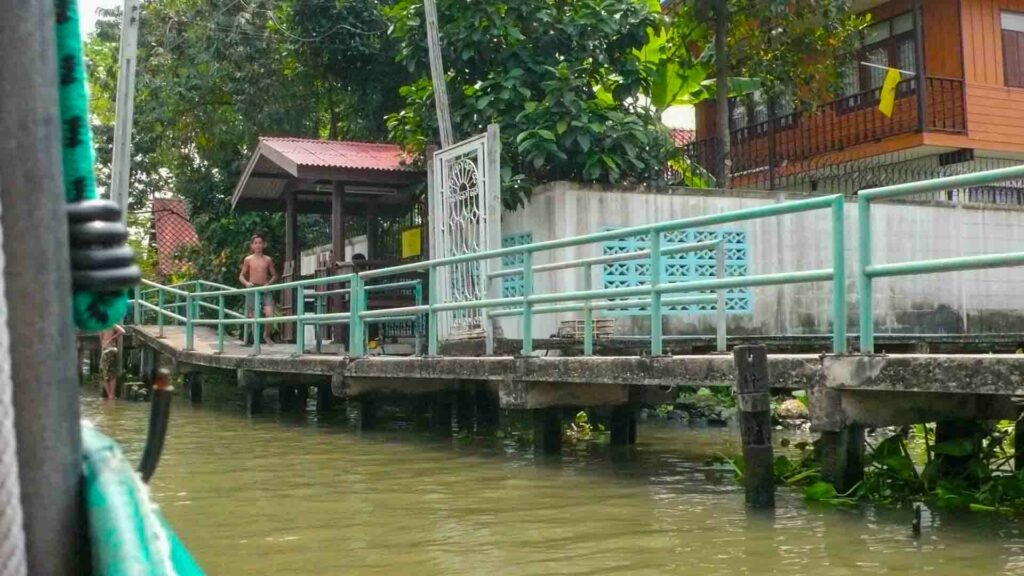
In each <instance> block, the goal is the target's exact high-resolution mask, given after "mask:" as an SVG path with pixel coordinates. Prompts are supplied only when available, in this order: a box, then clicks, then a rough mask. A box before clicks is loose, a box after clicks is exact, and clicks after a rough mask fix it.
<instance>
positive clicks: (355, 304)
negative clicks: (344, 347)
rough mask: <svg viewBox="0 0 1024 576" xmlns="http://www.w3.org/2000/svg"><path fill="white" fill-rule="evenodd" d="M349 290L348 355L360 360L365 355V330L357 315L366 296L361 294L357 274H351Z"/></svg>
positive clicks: (361, 280)
mask: <svg viewBox="0 0 1024 576" xmlns="http://www.w3.org/2000/svg"><path fill="white" fill-rule="evenodd" d="M349 288H350V292H349V300H348V301H349V307H348V308H349V310H348V311H349V320H348V328H349V331H348V347H349V350H348V355H349V356H351V357H353V358H361V357H363V356H364V355H365V354H366V330H365V325H364V324H363V319H362V317H360V316H359V313H360V312H362V311H363V302H364V301H365V298H366V294H365V293H364V292H363V279H362V277H360V276H359V274H352V279H351V280H350V281H349Z"/></svg>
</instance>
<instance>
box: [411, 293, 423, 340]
mask: <svg viewBox="0 0 1024 576" xmlns="http://www.w3.org/2000/svg"><path fill="white" fill-rule="evenodd" d="M420 282H422V281H417V282H416V286H415V287H413V294H414V295H415V298H416V307H417V308H419V307H420V306H422V305H423V284H421V283H420ZM412 330H413V334H414V335H415V345H414V346H415V347H414V350H415V352H414V353H415V354H416V356H419V355H421V354H422V353H423V313H422V312H417V313H416V320H414V321H413V323H412Z"/></svg>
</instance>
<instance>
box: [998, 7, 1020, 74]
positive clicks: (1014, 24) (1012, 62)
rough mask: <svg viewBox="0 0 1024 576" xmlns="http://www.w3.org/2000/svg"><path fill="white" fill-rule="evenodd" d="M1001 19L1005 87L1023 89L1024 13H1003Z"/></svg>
mask: <svg viewBox="0 0 1024 576" xmlns="http://www.w3.org/2000/svg"><path fill="white" fill-rule="evenodd" d="M1001 17H1002V18H1001V19H1002V24H1003V71H1004V73H1005V74H1006V85H1007V86H1010V87H1012V88H1024V13H1020V12H1003V13H1002V14H1001Z"/></svg>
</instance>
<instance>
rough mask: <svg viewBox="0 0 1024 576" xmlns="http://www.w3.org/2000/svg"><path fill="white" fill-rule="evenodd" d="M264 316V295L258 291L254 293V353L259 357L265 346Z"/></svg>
mask: <svg viewBox="0 0 1024 576" xmlns="http://www.w3.org/2000/svg"><path fill="white" fill-rule="evenodd" d="M262 315H263V294H260V291H259V290H258V289H257V290H256V291H254V292H253V293H252V353H253V355H254V356H255V355H258V354H259V353H260V352H261V350H262V348H263V346H262V341H263V326H262V325H260V317H261V316H262Z"/></svg>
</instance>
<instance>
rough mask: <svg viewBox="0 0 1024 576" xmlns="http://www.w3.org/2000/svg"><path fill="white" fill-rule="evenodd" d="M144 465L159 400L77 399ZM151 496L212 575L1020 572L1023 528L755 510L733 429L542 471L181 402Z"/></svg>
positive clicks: (784, 508) (956, 519)
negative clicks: (724, 465)
mask: <svg viewBox="0 0 1024 576" xmlns="http://www.w3.org/2000/svg"><path fill="white" fill-rule="evenodd" d="M82 402H83V413H84V416H85V417H86V418H88V419H90V420H91V421H93V422H94V423H95V424H96V425H97V426H99V427H100V428H101V429H102V430H103V431H105V432H107V433H108V434H111V435H113V436H114V437H115V438H116V439H117V440H119V441H120V442H121V444H122V446H123V448H124V449H125V451H126V453H127V454H128V455H129V456H130V457H131V458H133V459H136V460H137V458H138V455H139V454H140V452H141V450H142V442H143V440H144V436H145V428H146V423H145V421H146V415H147V409H148V405H144V404H133V403H120V402H119V403H117V404H111V403H103V402H101V401H99V400H96V399H93V398H84V399H83V401H82ZM170 430H171V432H170V438H169V440H168V444H167V448H166V452H165V454H164V457H163V460H162V462H161V464H160V469H159V470H158V472H157V475H156V477H155V478H154V480H153V488H154V493H155V495H156V498H157V500H158V501H159V503H160V504H161V506H162V508H163V510H164V511H165V513H166V515H167V517H168V519H169V520H170V521H171V523H172V524H173V525H174V526H175V528H176V529H177V530H178V532H179V534H180V535H181V537H182V538H183V539H184V540H185V542H186V544H187V545H188V546H189V548H190V549H191V550H192V552H193V553H194V554H195V555H196V557H197V559H198V560H199V561H200V563H201V564H202V565H203V566H204V567H205V568H206V569H207V571H208V572H209V573H210V574H213V575H233V574H238V575H241V574H245V575H249V574H275V575H287V574H303V575H308V574H389V575H394V574H415V575H417V576H421V575H430V574H446V575H457V574H467V575H468V574H487V575H488V576H495V575H504V574H510V575H511V574H516V575H519V574H697V575H702V576H712V575H734V574H757V575H762V574H786V575H787V576H800V575H815V576H830V575H837V576H838V575H846V574H917V573H929V574H943V575H945V574H948V575H957V576H961V575H968V574H970V575H988V574H1024V534H1022V532H1021V526H1020V525H1019V524H1018V523H1016V522H1015V521H1013V520H1011V519H1005V518H997V517H994V516H983V515H943V516H942V517H941V518H939V517H936V516H932V517H930V518H929V519H926V520H927V521H926V525H925V527H924V534H923V535H922V537H921V539H920V540H914V539H913V538H912V537H911V534H910V516H911V515H910V513H909V512H906V511H894V510H880V509H876V508H867V507H865V508H858V509H854V510H836V509H833V508H829V507H823V506H821V507H819V506H813V505H812V506H809V505H807V504H805V503H804V502H803V501H802V500H801V499H800V498H799V496H798V495H797V494H794V493H791V492H788V491H786V490H781V491H780V493H779V498H778V509H777V510H776V511H775V513H774V514H773V515H768V516H749V515H748V514H747V513H746V512H745V511H744V508H743V494H742V491H741V490H740V489H739V488H738V487H737V486H736V485H735V483H734V482H733V481H732V480H731V479H730V478H728V477H726V476H723V475H720V474H716V473H715V472H714V471H713V470H709V469H707V467H705V466H704V464H703V460H704V459H705V458H706V457H707V456H709V455H710V454H713V453H714V452H716V451H732V450H734V449H735V447H736V442H737V440H736V437H737V434H736V432H735V431H732V430H713V429H712V430H696V429H678V428H662V427H654V426H645V427H642V428H641V431H640V432H641V434H640V437H641V441H640V444H639V445H638V446H637V447H636V448H635V449H634V450H630V451H626V452H625V453H622V452H617V453H613V452H610V451H609V450H608V449H607V448H602V447H592V448H590V449H587V450H582V451H577V452H572V453H570V452H569V451H566V453H565V457H563V458H562V460H561V461H560V462H547V463H544V462H535V461H534V459H533V456H532V453H531V452H529V451H528V450H523V449H519V448H516V447H515V446H514V445H512V444H511V443H501V442H500V441H494V442H484V443H481V442H480V441H471V440H457V439H456V440H441V439H438V438H436V437H431V436H429V435H427V434H423V433H417V432H413V431H402V432H390V433H376V434H370V433H362V434H360V433H356V432H353V431H352V430H351V429H350V428H348V427H347V426H346V425H345V424H344V423H343V422H339V421H334V422H331V421H326V422H325V421H318V420H317V419H316V418H315V417H314V416H312V415H309V416H307V417H294V418H292V419H282V420H279V419H278V418H277V417H276V416H267V417H260V418H254V419H247V418H245V417H244V416H241V415H239V414H237V413H236V412H235V411H233V410H217V409H213V408H209V407H204V408H192V407H189V406H188V405H187V404H185V403H183V402H182V403H178V404H176V405H175V409H174V411H173V416H172V422H171V428H170Z"/></svg>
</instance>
